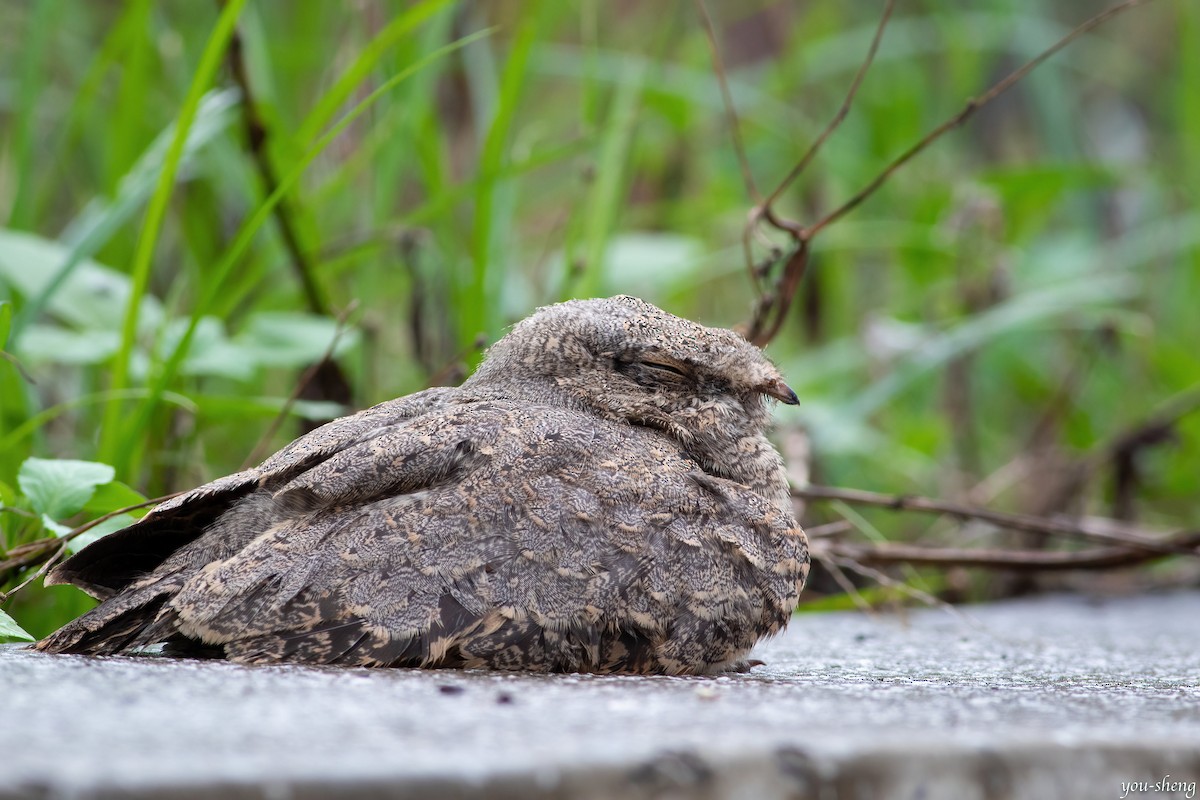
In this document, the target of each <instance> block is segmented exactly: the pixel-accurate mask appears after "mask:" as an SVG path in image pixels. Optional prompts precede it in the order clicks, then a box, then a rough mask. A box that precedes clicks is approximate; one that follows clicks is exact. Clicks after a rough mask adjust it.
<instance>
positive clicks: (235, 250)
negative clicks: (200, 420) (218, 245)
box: [109, 29, 492, 474]
mask: <svg viewBox="0 0 1200 800" xmlns="http://www.w3.org/2000/svg"><path fill="white" fill-rule="evenodd" d="M491 33H492V31H491V30H490V29H489V30H484V31H479V32H477V33H474V34H471V35H470V36H466V37H463V38H462V39H459V40H458V41H456V42H452V43H450V44H448V45H445V46H444V47H440V48H438V49H437V50H435V51H433V52H432V53H430V54H429V55H427V56H426V57H424V58H422V59H420V60H419V61H417V62H416V63H414V64H412V65H411V66H409V67H408V68H406V69H404V70H403V71H401V72H400V73H398V74H397V75H395V76H393V77H392V78H390V79H388V80H387V81H386V82H384V83H383V84H381V85H380V86H379V88H377V89H376V90H375V91H373V92H371V93H370V94H369V95H367V96H366V97H365V98H363V100H362V101H361V102H359V103H358V104H357V105H356V106H354V108H352V109H351V110H350V111H348V112H347V113H346V114H345V115H344V116H343V117H342V118H341V119H339V120H338V122H337V123H336V124H335V125H334V126H333V127H332V128H330V129H329V130H328V131H327V132H326V133H325V134H324V135H323V136H321V138H319V139H318V140H317V141H316V142H315V143H314V144H313V145H312V146H311V147H310V148H309V149H308V150H307V151H306V152H305V153H304V155H303V156H302V157H301V158H300V159H299V160H298V161H297V162H296V163H295V164H294V165H293V166H292V168H291V169H290V170H289V171H288V172H287V174H286V175H284V176H283V178H281V179H280V181H279V186H278V187H276V189H275V191H274V192H272V193H271V194H270V196H268V197H267V198H266V199H265V200H263V202H262V203H261V204H260V205H259V207H258V209H257V210H256V211H255V212H254V214H253V215H251V216H250V218H249V219H247V220H246V222H245V223H243V225H242V227H241V229H240V230H239V231H238V235H237V237H236V238H235V239H234V242H233V244H231V245H230V247H229V249H228V250H227V251H226V253H225V255H224V257H222V259H221V261H220V262H219V263H218V264H217V265H216V266H215V267H213V270H212V274H211V275H210V276H208V280H207V283H206V288H205V290H204V292H203V294H202V295H201V298H200V300H199V302H197V303H196V305H195V307H194V308H193V309H192V316H191V319H190V320H189V323H188V327H187V329H186V330H185V331H184V334H183V336H181V337H180V340H179V343H178V344H177V345H176V346H175V348H174V349H173V350H172V351H171V354H170V355H169V356H168V357H167V360H166V361H165V362H164V363H163V364H162V367H161V369H159V371H158V373H157V375H156V376H155V378H154V383H153V385H152V387H151V390H150V394H149V396H148V398H147V399H146V401H145V402H143V403H142V404H141V406H140V408H139V409H138V412H137V414H136V415H135V416H134V418H133V420H132V422H131V424H130V425H129V427H128V428H127V429H126V431H125V435H126V436H128V437H129V438H130V439H131V440H134V441H136V440H138V439H139V437H140V436H141V433H142V431H144V430H145V428H146V427H147V426H148V425H149V423H150V418H151V416H152V415H153V413H154V411H155V409H156V408H157V407H158V402H159V398H161V397H162V396H163V394H164V393H165V392H166V390H167V386H169V385H170V382H171V381H172V380H173V379H174V377H175V375H176V374H177V373H178V371H179V367H180V365H181V364H182V363H183V360H184V358H185V357H186V356H187V352H188V348H189V347H190V346H191V342H192V339H193V337H194V336H195V333H196V327H197V326H198V325H199V323H200V320H201V318H203V317H204V315H205V314H206V313H207V312H208V309H209V308H211V307H212V305H213V303H215V302H216V300H217V298H218V297H219V296H220V294H221V293H222V292H223V291H224V286H225V282H226V280H228V278H229V276H230V274H231V273H232V271H233V268H234V267H235V266H237V264H238V262H239V261H240V259H241V257H242V256H243V255H244V254H245V252H246V250H247V248H249V246H250V243H251V241H253V239H254V237H255V235H256V234H257V233H258V231H259V229H260V228H262V226H263V224H264V223H266V221H267V220H268V219H269V218H270V215H271V212H272V211H273V210H274V208H275V206H276V205H277V204H278V203H279V202H280V200H282V198H283V197H284V195H285V194H287V193H288V192H289V191H291V189H292V187H294V186H295V185H296V183H297V182H299V180H300V177H301V176H302V175H303V174H304V171H305V170H306V169H307V168H308V166H309V165H310V164H311V163H312V162H313V160H314V159H315V158H316V157H317V156H318V155H320V154H321V152H322V151H323V150H324V149H325V148H326V147H328V146H329V144H330V143H331V142H332V141H333V140H334V139H336V138H337V137H338V136H339V135H340V134H341V133H342V131H344V130H345V129H346V128H347V127H348V126H349V125H350V124H351V123H352V122H354V121H355V120H356V119H358V118H359V117H360V116H362V114H363V113H364V112H366V111H367V110H368V109H369V108H370V107H371V106H372V105H374V104H375V102H376V101H377V100H378V99H379V98H381V97H383V96H384V95H386V94H387V93H388V92H390V91H391V90H392V89H394V88H395V87H396V86H398V85H400V84H401V83H403V82H404V81H406V80H408V79H409V78H411V77H412V76H413V75H415V74H417V73H418V72H420V71H421V70H422V69H424V68H425V67H427V66H429V65H430V64H433V63H435V62H436V61H438V60H439V59H441V58H443V57H445V56H447V55H449V54H450V53H453V52H454V51H456V50H458V49H460V48H462V47H464V46H466V45H468V44H470V43H471V42H474V41H477V40H479V39H482V38H484V37H485V36H489V35H491ZM125 456H126V458H124V459H123V460H122V462H121V463H122V464H131V463H133V460H134V454H132V453H126V454H125ZM109 463H113V462H111V461H110V462H109ZM118 466H120V465H118ZM118 474H120V470H119V469H118Z"/></svg>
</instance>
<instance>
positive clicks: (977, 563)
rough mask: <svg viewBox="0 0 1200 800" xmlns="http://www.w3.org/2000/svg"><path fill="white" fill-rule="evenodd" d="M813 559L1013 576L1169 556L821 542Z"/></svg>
mask: <svg viewBox="0 0 1200 800" xmlns="http://www.w3.org/2000/svg"><path fill="white" fill-rule="evenodd" d="M1172 542H1173V543H1174V544H1176V545H1179V546H1181V547H1188V548H1195V547H1197V546H1200V531H1189V532H1187V533H1184V534H1181V535H1179V536H1177V537H1175V538H1173V539H1172ZM812 553H813V557H814V558H821V557H823V556H825V555H832V556H834V557H838V558H847V559H851V560H854V561H858V562H861V563H864V564H908V565H910V566H911V565H919V566H929V567H942V568H950V567H974V568H979V569H1002V570H1010V571H1014V572H1037V571H1040V572H1050V571H1061V570H1076V569H1077V570H1105V569H1117V568H1120V567H1131V566H1137V565H1140V564H1145V563H1148V562H1151V561H1157V560H1159V559H1163V558H1168V557H1169V554H1166V553H1154V552H1150V551H1148V550H1132V549H1130V548H1128V547H1093V548H1089V549H1087V550H1077V551H1074V552H1064V551H1057V552H1056V551H1046V550H993V549H979V550H966V549H959V548H951V547H920V546H917V545H905V544H882V545H860V544H850V543H847V542H830V541H823V542H820V543H819V544H817V545H816V546H814V547H813V549H812Z"/></svg>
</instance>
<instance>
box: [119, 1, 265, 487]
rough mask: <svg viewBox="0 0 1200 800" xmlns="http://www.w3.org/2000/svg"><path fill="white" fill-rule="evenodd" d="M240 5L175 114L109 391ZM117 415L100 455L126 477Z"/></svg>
mask: <svg viewBox="0 0 1200 800" xmlns="http://www.w3.org/2000/svg"><path fill="white" fill-rule="evenodd" d="M245 4H246V0H231V1H230V2H229V3H228V4H227V5H226V6H225V7H224V8H223V9H222V11H221V15H220V17H218V18H217V24H216V26H215V27H214V29H213V32H212V34H211V35H210V36H209V38H208V43H207V44H206V45H205V48H204V54H203V55H202V56H201V57H200V64H199V65H198V66H197V68H196V73H195V75H194V77H193V78H192V85H191V87H190V88H189V89H188V93H187V97H186V98H185V99H184V102H183V108H182V109H181V110H180V113H179V121H178V123H176V127H175V136H174V138H173V139H172V140H171V146H170V148H169V149H168V150H167V155H166V158H165V160H164V163H163V169H162V172H161V173H159V176H158V184H157V186H156V188H155V190H154V195H153V196H152V197H151V198H150V204H149V207H148V208H147V209H146V221H145V223H144V224H143V225H142V231H141V235H140V236H139V238H138V244H137V250H136V252H135V254H134V259H133V270H132V273H133V293H132V294H131V295H130V298H129V305H128V306H127V307H126V308H127V310H126V314H125V322H124V325H123V326H122V328H121V349H120V351H119V352H118V353H117V358H116V360H115V362H114V364H113V376H112V383H111V385H110V387H109V388H110V389H111V390H112V391H114V392H120V391H122V390H124V389H126V388H128V385H129V363H130V358H131V357H132V355H133V347H134V340H135V338H136V337H137V327H138V308H139V306H140V303H141V299H142V296H143V295H144V294H145V293H146V287H147V286H148V285H149V283H150V271H151V267H152V264H153V260H154V246H155V244H156V243H157V241H158V234H159V231H160V229H161V227H162V223H163V219H164V217H165V216H166V212H167V200H168V199H169V198H170V196H171V190H172V189H173V187H174V185H175V176H176V175H177V174H178V171H179V165H180V162H181V161H182V159H183V149H184V144H185V143H186V142H187V135H188V131H189V130H190V129H191V126H192V122H193V120H195V118H196V112H197V111H198V110H199V108H200V102H201V101H202V100H203V99H204V94H205V92H206V91H207V89H208V86H209V85H210V84H211V83H212V81H213V77H214V76H215V75H216V72H217V68H218V67H219V66H220V63H221V58H222V56H223V54H224V52H225V48H226V47H227V46H228V45H229V40H230V38H231V37H232V36H233V31H234V26H235V25H236V24H237V18H238V14H240V13H241V10H242V7H243V6H244V5H245ZM121 414H122V409H121V403H120V402H119V401H118V400H112V401H111V402H109V404H108V405H107V407H106V408H105V409H104V419H103V423H102V425H101V429H100V455H101V460H103V461H105V462H106V463H110V464H114V465H116V466H117V468H118V474H125V473H124V471H123V470H122V467H123V466H127V465H128V463H129V461H130V456H129V450H130V448H122V447H121V441H122V433H123V430H122V429H123V426H122V425H121Z"/></svg>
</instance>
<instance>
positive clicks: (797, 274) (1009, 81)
mask: <svg viewBox="0 0 1200 800" xmlns="http://www.w3.org/2000/svg"><path fill="white" fill-rule="evenodd" d="M1148 2H1150V0H1125V2H1122V3H1118V4H1116V5H1114V6H1111V7H1110V8H1108V9H1106V10H1105V11H1102V12H1100V13H1099V14H1096V15H1095V16H1093V17H1091V18H1090V19H1088V20H1087V21H1085V22H1083V23H1082V24H1080V25H1078V26H1076V27H1075V28H1073V29H1072V30H1071V31H1070V32H1069V33H1067V34H1066V35H1065V36H1063V37H1062V38H1061V39H1059V40H1058V41H1057V42H1055V43H1054V44H1053V45H1051V46H1050V47H1048V48H1046V49H1045V50H1043V51H1042V52H1041V53H1039V54H1038V55H1037V56H1035V57H1034V58H1032V59H1030V60H1029V61H1028V62H1026V63H1025V64H1024V65H1022V66H1021V67H1020V68H1018V69H1017V70H1015V71H1014V72H1012V73H1011V74H1009V75H1008V76H1007V77H1005V78H1004V79H1002V80H1001V81H999V82H998V83H996V84H994V85H993V86H992V87H991V88H989V89H988V90H987V91H986V92H984V93H983V94H982V95H980V96H979V97H976V98H971V99H970V100H968V101H967V103H966V105H965V106H964V108H963V109H962V110H961V111H959V112H958V113H957V114H955V115H954V116H953V117H950V118H949V119H948V120H946V121H945V122H943V123H942V124H941V125H938V126H937V127H936V128H934V129H933V130H931V131H929V133H927V134H925V136H923V137H922V138H921V139H920V140H919V141H917V142H916V143H915V144H913V145H912V146H911V147H909V148H908V149H907V150H905V151H904V152H903V153H901V154H900V155H899V156H897V157H896V158H895V159H893V160H892V162H891V163H890V164H888V165H887V166H886V167H885V168H884V169H883V170H882V171H881V172H880V173H879V174H878V175H876V176H875V178H874V179H872V180H871V181H870V182H869V183H868V184H867V185H866V186H865V187H863V188H862V189H861V190H859V191H858V192H857V193H855V194H854V195H853V196H851V197H850V198H849V199H848V200H846V201H845V202H844V203H842V204H841V205H840V206H838V207H837V208H835V209H834V210H833V211H831V212H829V213H828V214H826V215H825V216H824V217H822V218H821V219H820V220H818V221H817V222H816V223H814V224H812V225H811V226H808V227H805V226H803V225H800V224H799V223H797V222H793V221H791V220H786V219H782V218H780V217H779V216H778V215H777V214H775V213H774V212H773V210H772V208H771V204H772V202H773V201H774V200H775V199H777V197H778V195H779V192H780V191H782V189H783V188H786V186H787V185H788V184H790V183H791V181H792V180H794V176H798V175H799V174H800V173H802V172H803V170H804V169H805V168H806V167H807V166H808V163H809V162H810V161H811V160H812V158H813V156H814V155H815V153H816V149H817V148H818V147H819V146H820V144H822V143H823V142H824V140H825V138H827V137H828V134H829V133H831V132H832V130H833V129H834V128H836V125H837V124H838V123H840V121H841V119H842V118H844V116H845V113H844V112H845V111H847V110H848V109H849V103H850V101H851V100H852V99H853V97H854V93H855V92H856V91H857V89H858V85H859V83H860V81H861V78H862V76H863V75H864V74H865V72H866V67H867V66H869V64H870V61H871V59H872V58H873V57H874V52H875V46H876V45H877V44H878V39H879V37H880V36H881V35H882V31H883V26H884V24H885V23H886V21H887V16H888V14H889V13H890V9H891V3H890V2H889V3H888V6H887V8H886V9H885V11H884V15H883V18H882V19H881V20H880V27H879V28H878V29H877V30H876V37H875V40H873V42H872V49H871V51H870V52H869V53H868V57H867V59H866V60H865V61H864V63H863V66H862V67H861V68H860V69H859V74H858V75H857V76H856V77H855V81H854V83H853V84H852V85H851V91H850V93H849V95H848V96H847V99H846V102H845V103H843V106H842V110H840V111H839V112H838V115H836V116H835V117H834V120H833V122H831V127H830V128H827V131H826V133H823V134H822V135H821V137H818V139H817V141H816V142H814V145H813V147H811V148H810V149H809V152H807V153H805V155H804V156H803V157H802V158H801V160H800V162H799V163H797V165H796V166H795V167H793V169H792V171H791V172H790V173H789V174H788V177H787V178H785V179H784V181H783V182H781V189H778V190H776V191H775V192H772V194H771V196H770V197H769V198H768V200H767V201H766V202H764V203H763V204H762V205H760V206H756V207H755V208H754V209H752V211H751V213H750V216H749V222H748V224H747V227H746V231H745V232H744V233H743V237H742V242H743V249H744V250H745V252H746V260H747V267H748V268H749V269H750V271H751V273H752V275H753V277H754V284H755V286H756V288H757V287H759V286H760V283H759V278H758V275H757V273H756V272H755V270H754V267H753V253H752V249H751V247H750V231H751V230H753V229H756V228H757V225H758V223H759V221H760V220H763V221H766V222H767V223H768V224H770V225H771V226H772V227H774V228H776V229H778V230H780V231H784V232H786V233H787V234H788V235H789V236H790V237H791V239H792V241H793V245H794V247H793V252H792V254H791V255H790V256H789V257H788V259H787V263H786V265H785V266H784V269H783V274H781V275H780V276H779V278H778V279H777V280H776V282H775V284H774V286H773V287H772V289H771V290H770V291H768V292H761V291H760V297H759V302H758V304H757V306H756V308H755V311H754V316H753V318H752V319H751V321H750V322H749V323H748V324H746V325H744V326H742V327H743V328H744V329H745V330H747V331H749V332H750V334H751V335H749V336H748V337H747V338H750V339H751V341H753V342H754V343H755V344H757V345H760V346H762V345H765V344H766V343H768V342H770V341H771V339H772V338H774V336H775V335H776V334H777V333H778V332H779V330H780V329H781V328H782V326H783V322H784V318H785V317H786V316H787V312H788V310H789V308H790V307H791V302H792V295H793V294H794V293H795V291H796V289H797V288H799V285H800V281H801V279H802V278H803V276H804V273H805V271H806V270H807V269H808V267H809V258H810V257H809V243H810V242H811V241H812V239H813V237H815V236H816V235H817V234H818V233H819V232H821V231H822V230H824V229H825V228H827V227H829V225H831V224H833V223H834V222H836V221H837V220H839V219H841V218H842V217H844V216H845V215H846V214H848V213H850V212H851V211H853V210H854V209H855V208H857V207H858V206H859V205H861V204H862V203H863V201H865V200H866V199H867V198H868V197H870V196H871V195H872V194H874V193H875V192H876V191H878V189H879V188H880V187H881V186H882V185H883V184H884V183H885V182H887V180H888V179H889V178H890V177H891V176H892V175H893V174H894V173H895V172H896V171H897V170H899V169H900V168H901V167H903V166H904V165H905V164H907V163H908V162H909V161H911V160H912V159H913V158H914V157H916V156H917V155H919V154H920V153H921V152H922V151H924V150H925V149H926V148H927V147H929V146H930V145H931V144H933V142H935V141H936V140H938V139H940V138H941V137H942V136H943V135H945V134H946V133H947V132H949V131H951V130H953V129H954V128H957V127H959V126H960V125H962V124H963V123H965V122H966V121H967V120H968V119H970V118H971V117H972V116H974V115H975V114H976V113H977V112H978V111H979V110H980V109H981V108H983V107H984V106H986V105H987V104H988V103H990V102H992V101H993V100H995V99H996V98H997V97H998V96H999V95H1001V94H1002V93H1004V92H1005V91H1006V90H1008V89H1009V88H1011V87H1012V86H1013V85H1014V84H1015V83H1017V82H1018V81H1020V80H1021V79H1022V78H1024V77H1025V76H1026V75H1027V74H1029V73H1030V72H1031V71H1032V70H1034V69H1036V68H1037V67H1038V66H1040V65H1041V64H1042V62H1044V61H1046V60H1047V59H1048V58H1050V57H1051V56H1053V55H1054V54H1056V53H1057V52H1058V51H1060V50H1062V49H1063V48H1064V47H1066V46H1067V45H1069V44H1070V43H1071V42H1073V41H1074V40H1075V39H1077V38H1078V37H1080V36H1082V35H1083V34H1085V33H1087V32H1089V31H1091V30H1092V29H1094V28H1096V27H1098V26H1099V25H1101V24H1103V23H1105V22H1107V21H1108V20H1110V19H1112V18H1113V17H1115V16H1117V15H1118V14H1121V13H1123V12H1125V11H1128V10H1129V9H1131V8H1133V7H1135V6H1139V5H1143V4H1145V3H1148ZM768 320H770V321H769V322H768Z"/></svg>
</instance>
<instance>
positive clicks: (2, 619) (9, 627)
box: [0, 611, 33, 642]
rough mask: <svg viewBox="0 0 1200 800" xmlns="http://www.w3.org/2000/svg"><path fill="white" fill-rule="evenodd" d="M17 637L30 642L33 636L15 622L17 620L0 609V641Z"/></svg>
mask: <svg viewBox="0 0 1200 800" xmlns="http://www.w3.org/2000/svg"><path fill="white" fill-rule="evenodd" d="M13 639H17V640H19V641H22V642H32V641H33V637H32V636H31V635H30V634H29V632H28V631H26V630H25V629H24V628H22V627H21V626H20V625H18V624H17V621H16V620H15V619H13V618H12V617H10V616H9V615H8V614H6V613H4V612H3V611H0V642H7V641H12V640H13Z"/></svg>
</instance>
